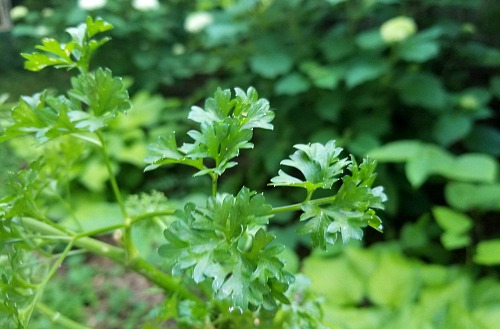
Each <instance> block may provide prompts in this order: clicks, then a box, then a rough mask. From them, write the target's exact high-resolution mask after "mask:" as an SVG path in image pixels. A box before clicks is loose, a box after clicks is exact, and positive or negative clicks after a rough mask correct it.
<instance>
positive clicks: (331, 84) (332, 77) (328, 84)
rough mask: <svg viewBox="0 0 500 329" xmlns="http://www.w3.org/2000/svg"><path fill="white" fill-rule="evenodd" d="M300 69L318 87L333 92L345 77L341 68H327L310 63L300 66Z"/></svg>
mask: <svg viewBox="0 0 500 329" xmlns="http://www.w3.org/2000/svg"><path fill="white" fill-rule="evenodd" d="M300 69H301V70H302V71H303V72H304V73H305V74H307V76H308V77H309V78H310V79H311V80H312V82H313V84H314V85H315V86H316V87H319V88H324V89H330V90H333V89H335V88H337V85H338V83H339V82H340V80H341V79H342V78H343V76H344V71H345V70H344V69H343V68H341V67H327V66H321V65H320V64H318V63H316V62H313V61H309V62H304V63H302V64H301V65H300Z"/></svg>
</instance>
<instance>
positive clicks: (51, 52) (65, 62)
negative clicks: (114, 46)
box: [22, 17, 113, 72]
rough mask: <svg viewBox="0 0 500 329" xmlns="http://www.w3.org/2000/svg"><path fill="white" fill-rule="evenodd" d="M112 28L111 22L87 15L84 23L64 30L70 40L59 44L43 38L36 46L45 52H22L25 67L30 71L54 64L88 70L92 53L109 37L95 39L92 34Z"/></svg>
mask: <svg viewBox="0 0 500 329" xmlns="http://www.w3.org/2000/svg"><path fill="white" fill-rule="evenodd" d="M112 28H113V26H112V25H111V24H109V23H108V22H105V21H104V20H102V19H99V18H98V19H96V20H94V19H92V17H88V18H87V21H86V22H85V23H83V24H80V25H78V26H77V27H72V28H69V29H67V30H66V32H68V34H69V35H70V36H71V41H70V42H67V43H64V44H60V43H59V42H58V41H57V40H55V39H50V38H45V39H43V40H42V45H39V46H36V48H37V49H39V50H43V51H44V52H45V53H39V52H35V53H32V54H22V56H23V57H24V58H25V59H27V61H26V62H25V67H26V69H28V70H31V71H40V70H43V69H44V68H46V67H48V66H55V67H56V68H67V69H73V68H78V69H79V70H81V71H82V72H85V71H87V70H88V67H89V62H90V57H91V56H92V54H93V53H94V52H95V51H96V49H97V48H99V47H101V46H102V45H103V44H104V43H106V42H107V41H109V40H110V38H109V37H105V38H102V39H100V40H96V39H95V38H94V36H95V35H96V34H99V33H102V32H105V31H108V30H110V29H112Z"/></svg>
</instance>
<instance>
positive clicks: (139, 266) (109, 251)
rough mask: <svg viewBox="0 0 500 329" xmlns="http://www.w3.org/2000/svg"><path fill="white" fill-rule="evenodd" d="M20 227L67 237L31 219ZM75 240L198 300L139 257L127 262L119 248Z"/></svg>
mask: <svg viewBox="0 0 500 329" xmlns="http://www.w3.org/2000/svg"><path fill="white" fill-rule="evenodd" d="M22 225H24V226H25V227H26V228H28V229H30V230H33V231H35V232H38V233H41V234H49V235H52V236H59V237H61V238H62V239H67V238H68V235H67V234H66V233H64V232H62V231H61V230H58V229H57V228H55V227H53V226H50V225H47V224H45V223H43V222H40V221H38V220H36V219H33V218H29V217H26V218H23V219H22ZM72 237H73V238H74V239H75V242H74V245H75V246H77V247H79V248H82V249H85V250H87V251H89V252H92V253H94V254H96V255H99V256H103V257H106V258H109V259H111V260H113V261H115V262H116V263H118V264H121V265H123V266H125V267H127V268H130V269H132V270H133V271H135V272H137V273H139V274H141V275H142V276H143V277H145V278H146V279H148V280H149V281H151V282H152V283H154V284H156V285H157V286H158V287H160V288H162V289H163V290H165V291H166V292H177V293H178V294H179V296H181V297H184V298H188V299H191V300H199V299H200V298H199V297H198V296H196V295H194V294H193V293H191V292H190V291H189V290H187V289H185V288H184V287H182V286H180V283H179V280H177V279H174V278H173V277H171V276H169V275H167V274H165V273H164V272H162V271H161V270H160V269H158V268H157V267H155V266H153V265H152V264H150V263H148V262H147V261H145V260H144V259H142V258H141V257H136V258H135V259H133V260H131V261H129V260H128V259H127V257H126V255H125V251H124V250H123V249H121V248H118V247H115V246H112V245H110V244H108V243H105V242H102V241H99V240H96V239H93V238H90V237H81V238H80V237H77V235H76V234H74V235H73V236H72Z"/></svg>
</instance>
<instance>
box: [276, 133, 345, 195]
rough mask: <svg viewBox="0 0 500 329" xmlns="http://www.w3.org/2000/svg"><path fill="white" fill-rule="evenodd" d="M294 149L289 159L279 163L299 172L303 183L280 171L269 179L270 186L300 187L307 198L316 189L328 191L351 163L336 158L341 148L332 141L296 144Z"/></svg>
mask: <svg viewBox="0 0 500 329" xmlns="http://www.w3.org/2000/svg"><path fill="white" fill-rule="evenodd" d="M294 147H295V148H296V149H297V150H298V151H296V152H295V153H293V154H292V155H290V159H286V160H283V161H281V164H282V165H285V166H288V167H294V168H296V169H298V170H300V172H301V173H302V174H303V175H304V178H305V181H303V180H301V179H298V178H295V177H293V176H290V175H289V174H287V173H285V172H284V171H282V170H280V171H279V172H278V176H276V177H274V178H272V179H271V182H272V185H274V186H294V187H302V188H305V189H306V190H307V194H308V196H311V195H312V193H313V192H314V190H316V189H318V188H323V189H330V188H331V187H332V185H333V183H335V182H336V181H337V180H338V179H339V178H338V176H339V175H341V174H342V173H343V170H344V169H345V168H346V167H347V166H348V165H349V164H350V163H351V162H350V161H348V160H347V158H344V159H339V158H338V156H339V154H340V152H342V148H340V147H335V142H334V141H330V142H328V143H327V144H326V145H322V144H320V143H313V144H310V145H303V144H298V145H295V146H294ZM336 176H337V177H336Z"/></svg>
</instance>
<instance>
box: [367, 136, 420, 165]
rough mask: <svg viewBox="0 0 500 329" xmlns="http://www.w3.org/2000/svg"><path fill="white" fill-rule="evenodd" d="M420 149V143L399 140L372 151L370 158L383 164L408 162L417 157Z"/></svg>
mask: <svg viewBox="0 0 500 329" xmlns="http://www.w3.org/2000/svg"><path fill="white" fill-rule="evenodd" d="M420 149H421V143H420V142H419V141H415V140H399V141H395V142H390V143H387V144H385V145H383V146H380V147H378V148H376V149H373V150H371V151H370V152H368V156H369V157H370V158H372V159H375V160H378V161H381V162H406V161H409V160H410V159H412V158H414V157H415V156H417V155H418V154H419V152H420Z"/></svg>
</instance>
